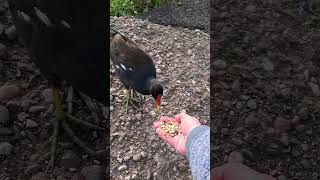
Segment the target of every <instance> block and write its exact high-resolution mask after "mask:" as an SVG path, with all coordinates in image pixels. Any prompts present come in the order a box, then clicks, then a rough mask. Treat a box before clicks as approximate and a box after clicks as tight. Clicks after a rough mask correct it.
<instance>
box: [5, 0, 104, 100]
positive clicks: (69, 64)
mask: <svg viewBox="0 0 320 180" xmlns="http://www.w3.org/2000/svg"><path fill="white" fill-rule="evenodd" d="M105 3H106V1H101V0H9V5H10V9H11V12H12V14H13V16H14V18H13V19H14V20H15V25H16V29H17V32H18V35H19V36H20V38H21V39H22V40H23V41H24V44H25V46H26V47H27V48H28V50H29V53H30V55H31V56H32V60H33V62H34V63H35V64H36V65H37V66H38V67H39V69H40V71H41V72H42V73H44V74H45V75H47V76H46V77H47V78H48V79H51V78H50V77H53V76H54V77H58V78H54V79H57V80H58V81H60V80H66V81H67V82H68V83H69V84H71V85H72V86H73V87H74V88H75V89H77V90H79V91H81V92H83V93H85V94H87V95H88V96H90V97H91V98H95V99H100V98H101V97H103V98H104V97H107V96H106V94H105V93H106V92H107V82H106V79H105V77H106V76H107V68H106V67H107V61H106V60H105V58H106V57H107V50H106V46H105V45H106V42H105V40H106V39H107V32H105V30H106V24H105V23H106V18H108V16H107V14H106V12H107V9H106V7H107V6H106V4H105ZM49 76H50V77H49Z"/></svg>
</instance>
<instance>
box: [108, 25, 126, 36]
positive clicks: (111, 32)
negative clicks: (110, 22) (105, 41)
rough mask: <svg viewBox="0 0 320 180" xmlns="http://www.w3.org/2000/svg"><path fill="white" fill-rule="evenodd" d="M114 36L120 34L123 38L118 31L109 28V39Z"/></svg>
mask: <svg viewBox="0 0 320 180" xmlns="http://www.w3.org/2000/svg"><path fill="white" fill-rule="evenodd" d="M116 34H120V35H121V36H123V35H122V34H121V33H120V32H119V31H118V30H115V29H114V28H112V27H110V38H112V37H113V36H115V35H116Z"/></svg>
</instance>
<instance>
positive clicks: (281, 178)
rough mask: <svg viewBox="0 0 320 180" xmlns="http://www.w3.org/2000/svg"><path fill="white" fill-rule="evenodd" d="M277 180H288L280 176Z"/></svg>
mask: <svg viewBox="0 0 320 180" xmlns="http://www.w3.org/2000/svg"><path fill="white" fill-rule="evenodd" d="M277 180H287V178H286V176H284V175H280V176H278V177H277Z"/></svg>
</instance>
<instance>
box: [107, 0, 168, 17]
mask: <svg viewBox="0 0 320 180" xmlns="http://www.w3.org/2000/svg"><path fill="white" fill-rule="evenodd" d="M169 1H170V0H111V1H110V16H134V15H137V14H140V13H144V12H147V11H149V10H150V9H152V8H155V7H159V6H162V5H164V4H165V3H167V2H169Z"/></svg>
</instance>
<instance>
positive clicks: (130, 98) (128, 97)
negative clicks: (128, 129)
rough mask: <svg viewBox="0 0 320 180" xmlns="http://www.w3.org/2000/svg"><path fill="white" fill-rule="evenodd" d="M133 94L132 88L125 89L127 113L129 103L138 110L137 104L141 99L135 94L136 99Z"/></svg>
mask: <svg viewBox="0 0 320 180" xmlns="http://www.w3.org/2000/svg"><path fill="white" fill-rule="evenodd" d="M134 96H135V93H134V90H132V89H130V90H126V113H128V106H129V103H130V104H131V106H132V107H134V108H135V109H137V110H140V109H139V107H138V106H139V105H140V104H141V102H142V99H141V97H140V96H139V95H138V94H137V97H138V99H137V98H135V97H134Z"/></svg>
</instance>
